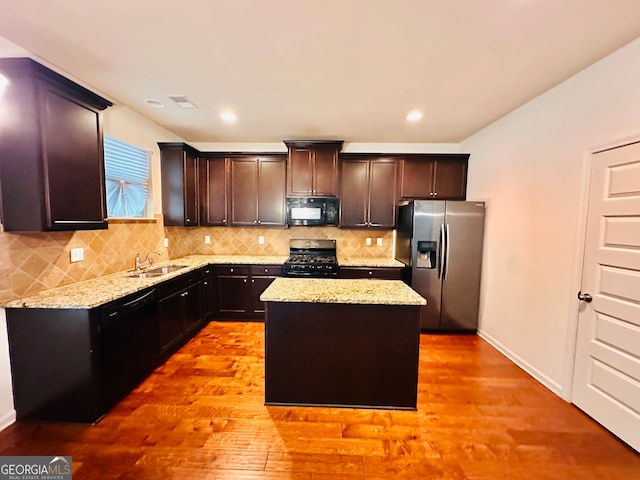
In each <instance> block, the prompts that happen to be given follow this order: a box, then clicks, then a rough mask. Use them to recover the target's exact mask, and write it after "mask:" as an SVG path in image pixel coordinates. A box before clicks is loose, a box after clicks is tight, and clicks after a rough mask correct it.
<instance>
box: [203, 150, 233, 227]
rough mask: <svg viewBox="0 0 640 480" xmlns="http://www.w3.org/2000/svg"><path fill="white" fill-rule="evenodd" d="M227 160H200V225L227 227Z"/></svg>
mask: <svg viewBox="0 0 640 480" xmlns="http://www.w3.org/2000/svg"><path fill="white" fill-rule="evenodd" d="M227 164H228V160H227V159H226V158H207V159H204V158H200V165H199V168H200V199H201V201H200V224H201V225H207V226H215V225H227V211H228V206H229V197H228V195H227Z"/></svg>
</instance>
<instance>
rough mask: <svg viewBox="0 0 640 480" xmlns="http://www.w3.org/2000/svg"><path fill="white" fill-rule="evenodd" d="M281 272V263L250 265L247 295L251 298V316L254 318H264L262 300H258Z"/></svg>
mask: <svg viewBox="0 0 640 480" xmlns="http://www.w3.org/2000/svg"><path fill="white" fill-rule="evenodd" d="M281 273H282V266H281V265H253V266H252V267H251V283H250V285H249V297H250V299H251V301H250V304H251V316H253V317H254V318H259V319H262V320H263V319H264V311H265V310H264V302H263V301H261V300H260V295H262V292H264V291H265V290H266V289H267V287H268V286H269V285H271V282H273V281H274V280H275V279H276V278H278V277H279V276H280V275H281Z"/></svg>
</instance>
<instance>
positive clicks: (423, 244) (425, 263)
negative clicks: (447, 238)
mask: <svg viewBox="0 0 640 480" xmlns="http://www.w3.org/2000/svg"><path fill="white" fill-rule="evenodd" d="M437 258H438V242H436V241H425V240H419V241H418V258H417V260H416V267H417V268H428V269H433V268H436V266H437Z"/></svg>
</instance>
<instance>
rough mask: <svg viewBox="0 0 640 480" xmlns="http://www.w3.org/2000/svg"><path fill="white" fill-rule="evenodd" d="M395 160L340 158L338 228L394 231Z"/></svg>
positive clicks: (395, 199)
mask: <svg viewBox="0 0 640 480" xmlns="http://www.w3.org/2000/svg"><path fill="white" fill-rule="evenodd" d="M397 174H398V160H397V159H396V158H391V157H388V158H362V157H348V156H346V155H345V156H344V157H343V158H342V160H341V170H340V227H342V228H384V229H392V228H395V223H396V207H397V201H398V194H397V187H396V186H397Z"/></svg>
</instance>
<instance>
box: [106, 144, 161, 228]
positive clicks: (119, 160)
mask: <svg viewBox="0 0 640 480" xmlns="http://www.w3.org/2000/svg"><path fill="white" fill-rule="evenodd" d="M149 163H150V153H149V152H147V151H145V150H142V149H141V148H138V147H136V146H133V145H130V144H128V143H125V142H122V141H120V140H117V139H115V138H113V137H108V136H106V135H105V137H104V169H105V180H106V190H107V217H109V218H129V217H144V216H145V214H146V209H147V197H148V194H149V171H150V168H149Z"/></svg>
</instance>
